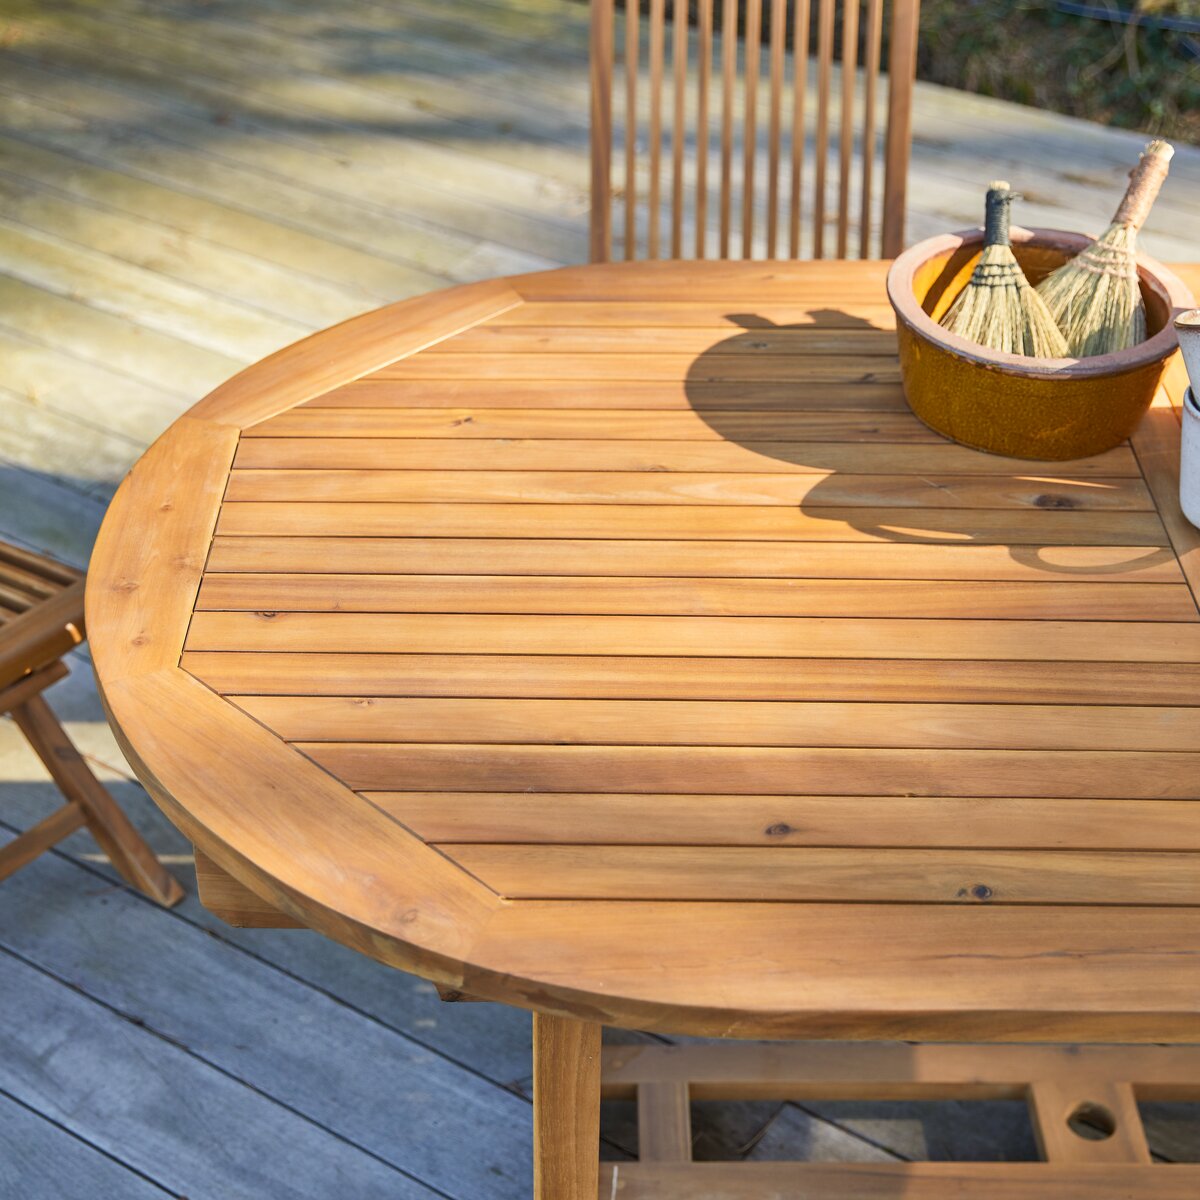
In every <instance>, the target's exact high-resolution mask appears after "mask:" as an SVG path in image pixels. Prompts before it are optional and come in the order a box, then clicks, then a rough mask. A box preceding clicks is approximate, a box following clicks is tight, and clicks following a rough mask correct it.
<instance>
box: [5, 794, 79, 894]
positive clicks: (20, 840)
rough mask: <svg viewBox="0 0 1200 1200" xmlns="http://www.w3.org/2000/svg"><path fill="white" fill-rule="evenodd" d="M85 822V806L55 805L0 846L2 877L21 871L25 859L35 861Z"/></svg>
mask: <svg viewBox="0 0 1200 1200" xmlns="http://www.w3.org/2000/svg"><path fill="white" fill-rule="evenodd" d="M86 823H87V818H86V817H84V815H83V809H82V808H80V807H79V805H78V804H76V803H75V802H74V801H72V802H71V803H70V804H64V805H63V806H62V808H56V809H55V810H54V811H53V812H52V813H51V814H50V815H49V816H48V817H46V818H45V819H44V820H41V821H39V822H38V823H37V824H36V825H35V826H34V827H33V828H32V829H27V830H25V832H24V833H22V834H19V835H18V836H17V837H15V838H13V840H12V841H11V842H9V843H8V845H7V846H5V847H4V848H3V849H0V879H7V878H8V877H9V876H10V875H11V874H12V873H13V872H14V871H19V870H20V869H21V868H22V867H23V866H25V864H26V863H30V862H33V860H34V859H35V858H37V856H38V855H39V854H41V853H42V852H43V851H45V850H49V849H50V847H51V846H56V845H57V844H58V843H59V842H61V841H62V840H63V838H65V837H68V836H69V835H70V834H72V833H74V832H75V830H77V829H78V828H79V827H80V826H81V825H85V824H86Z"/></svg>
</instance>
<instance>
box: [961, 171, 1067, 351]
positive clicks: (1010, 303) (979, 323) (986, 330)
mask: <svg viewBox="0 0 1200 1200" xmlns="http://www.w3.org/2000/svg"><path fill="white" fill-rule="evenodd" d="M1012 202H1013V192H1012V189H1011V188H1010V187H1009V185H1008V184H1007V183H1005V182H1004V181H1003V180H1001V179H997V180H995V181H994V182H992V183H990V184H988V192H987V209H986V219H985V221H984V227H983V254H982V256H981V257H980V259H979V262H978V263H976V265H975V270H974V272H973V273H972V274H971V278H970V280H969V282H968V283H967V286H966V287H965V288H963V290H962V291H961V292H959V294H958V296H957V298H956V299H955V301H954V303H953V304H952V305H951V306H950V309H949V311H948V312H947V313H946V315H945V316H944V317H942V324H943V325H944V326H945V327H946V328H947V329H949V330H950V332H951V333H956V334H958V335H959V337H964V338H967V339H968V340H969V341H972V342H978V343H979V344H980V345H981V346H988V347H990V348H991V349H993V350H1001V351H1003V352H1004V353H1006V354H1024V355H1031V356H1033V357H1035V358H1064V357H1066V354H1067V343H1066V342H1065V341H1064V339H1063V336H1062V334H1061V333H1060V332H1059V330H1058V326H1057V325H1056V324H1055V323H1054V318H1053V317H1052V316H1051V315H1050V312H1049V310H1048V309H1047V308H1046V305H1045V304H1044V303H1043V302H1042V300H1041V297H1039V296H1038V294H1037V292H1035V291H1034V290H1033V288H1032V287H1030V285H1029V280H1027V279H1026V278H1025V273H1024V272H1023V271H1022V270H1021V267H1020V265H1019V264H1018V262H1017V259H1016V256H1015V255H1014V254H1013V252H1012V243H1011V241H1010V240H1009V210H1010V209H1011V207H1012Z"/></svg>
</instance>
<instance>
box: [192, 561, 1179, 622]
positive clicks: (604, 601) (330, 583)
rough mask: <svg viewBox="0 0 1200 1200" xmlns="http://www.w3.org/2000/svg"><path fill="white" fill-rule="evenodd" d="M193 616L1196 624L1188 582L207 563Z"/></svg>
mask: <svg viewBox="0 0 1200 1200" xmlns="http://www.w3.org/2000/svg"><path fill="white" fill-rule="evenodd" d="M196 611H197V612H209V611H213V612H217V611H242V612H262V611H268V612H362V613H378V612H407V613H420V612H445V613H466V612H478V613H504V612H507V613H548V614H552V613H563V614H569V613H594V614H597V615H604V614H638V613H641V614H658V615H662V616H670V615H679V616H706V615H708V616H777V617H837V616H843V617H887V616H890V615H891V614H892V613H895V612H900V611H903V612H906V613H908V614H909V615H910V616H911V617H944V618H949V619H954V618H958V617H965V616H971V617H985V618H997V617H998V618H1009V619H1021V620H1031V621H1042V620H1063V621H1072V620H1080V621H1097V620H1099V621H1104V620H1108V621H1195V620H1200V614H1197V612H1196V605H1195V603H1194V602H1193V600H1192V594H1191V592H1190V591H1189V590H1188V588H1187V587H1186V585H1184V584H1183V583H1176V584H1171V583H1140V584H1111V583H1074V582H1072V583H1057V582H1056V583H1040V582H1027V581H1022V582H1019V583H1003V584H1001V583H996V582H994V581H990V580H972V581H970V582H962V581H947V580H942V581H940V586H938V587H930V586H929V583H928V582H927V581H925V580H898V579H747V578H743V579H722V578H717V579H706V578H702V577H700V578H698V577H694V576H692V577H683V578H656V577H654V576H651V575H646V576H629V577H620V576H617V577H614V576H602V575H590V576H589V575H577V576H562V575H533V576H523V575H483V574H479V575H385V574H375V575H372V574H353V575H351V574H346V575H335V574H317V573H316V572H309V573H307V574H261V573H252V572H233V573H229V574H218V573H216V572H213V571H211V570H210V572H209V573H208V574H207V575H206V576H205V577H204V582H203V584H202V585H201V588H200V595H199V596H198V597H197V600H196Z"/></svg>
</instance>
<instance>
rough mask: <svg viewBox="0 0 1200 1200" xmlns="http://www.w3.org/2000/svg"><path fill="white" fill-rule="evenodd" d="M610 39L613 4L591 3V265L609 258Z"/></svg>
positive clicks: (606, 1)
mask: <svg viewBox="0 0 1200 1200" xmlns="http://www.w3.org/2000/svg"><path fill="white" fill-rule="evenodd" d="M612 38H613V0H592V23H591V33H590V41H591V61H592V69H591V92H590V100H589V106H590V112H589V120H590V123H591V131H592V136H591V142H592V146H591V151H592V153H591V175H592V219H591V222H590V228H589V237H588V243H589V247H590V251H591V257H592V261H593V262H607V261H608V259H610V258H611V257H612V127H613V123H612V81H613V44H612ZM631 111H632V110H631ZM597 196H603V197H604V203H603V204H597V203H596V197H597Z"/></svg>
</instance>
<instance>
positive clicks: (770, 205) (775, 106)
mask: <svg viewBox="0 0 1200 1200" xmlns="http://www.w3.org/2000/svg"><path fill="white" fill-rule="evenodd" d="M770 25H771V29H770V40H771V50H770V63H771V85H770V86H771V92H770V100H769V102H768V108H769V116H768V131H767V155H768V158H767V257H768V258H774V257H775V253H776V250H777V248H778V246H779V158H780V149H781V143H782V141H783V69H784V63H785V60H786V56H785V50H786V49H787V0H771V21H770Z"/></svg>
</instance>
